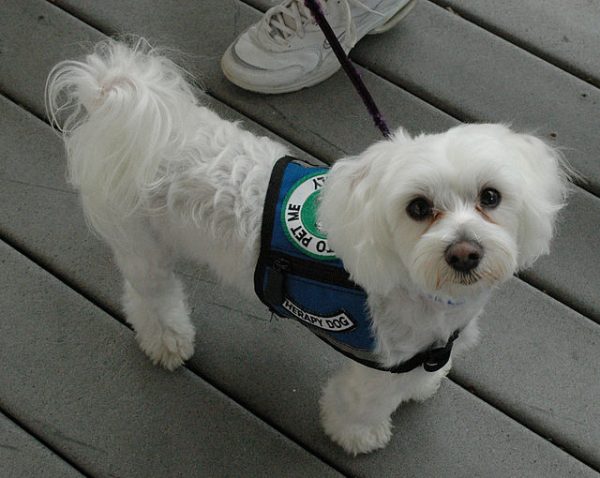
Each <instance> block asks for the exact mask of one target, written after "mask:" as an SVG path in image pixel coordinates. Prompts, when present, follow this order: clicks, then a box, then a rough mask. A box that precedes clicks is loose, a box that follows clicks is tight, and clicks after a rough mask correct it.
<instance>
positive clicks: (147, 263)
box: [114, 230, 195, 370]
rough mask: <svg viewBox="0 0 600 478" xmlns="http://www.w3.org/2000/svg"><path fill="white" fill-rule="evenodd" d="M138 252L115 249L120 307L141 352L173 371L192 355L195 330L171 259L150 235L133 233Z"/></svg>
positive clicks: (155, 362) (181, 285) (137, 231)
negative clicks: (121, 278) (122, 285)
mask: <svg viewBox="0 0 600 478" xmlns="http://www.w3.org/2000/svg"><path fill="white" fill-rule="evenodd" d="M134 237H135V238H136V244H137V246H138V247H137V249H136V250H135V251H132V250H128V251H124V250H122V249H119V248H118V247H114V251H115V257H116V259H117V263H118V265H119V267H120V269H121V272H122V273H123V276H124V278H125V292H124V296H123V306H124V309H125V314H126V319H127V322H129V323H130V324H131V325H132V326H133V328H134V330H135V332H136V339H137V341H138V343H139V345H140V348H141V349H142V350H143V351H144V353H146V355H148V357H150V359H151V360H152V362H153V363H154V364H160V365H162V366H163V367H165V368H167V369H169V370H173V369H175V368H176V367H178V366H179V365H181V364H182V363H183V362H184V361H185V360H187V359H188V358H190V357H191V356H192V354H193V353H194V338H195V330H194V326H193V324H192V322H191V320H190V317H189V311H188V308H187V306H186V300H185V294H184V290H183V284H182V283H181V281H180V280H179V279H178V278H177V277H176V276H175V274H174V272H173V259H172V257H171V256H170V254H169V253H168V252H167V251H166V250H165V249H164V248H162V247H161V246H160V245H159V244H158V243H157V242H156V241H155V240H154V239H153V238H152V237H151V236H150V235H144V234H141V233H140V232H139V230H136V231H135V236H134Z"/></svg>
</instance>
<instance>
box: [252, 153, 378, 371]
mask: <svg viewBox="0 0 600 478" xmlns="http://www.w3.org/2000/svg"><path fill="white" fill-rule="evenodd" d="M327 173H328V169H327V168H323V167H315V166H312V165H310V164H308V163H303V162H300V161H299V160H296V159H293V158H289V157H285V158H282V159H280V160H279V161H278V162H277V164H276V165H275V167H274V169H273V172H272V175H271V180H270V182H269V189H268V192H267V196H266V199H265V208H264V215H263V223H262V232H261V251H260V257H259V261H258V265H257V267H256V272H255V277H254V286H255V291H256V294H257V295H258V297H259V298H260V299H261V301H262V302H263V303H264V304H266V305H267V306H268V307H269V309H270V310H271V311H272V312H273V313H275V314H277V315H278V316H280V317H287V318H292V319H295V320H297V321H298V322H300V323H301V324H303V325H305V326H307V327H308V328H309V329H310V330H311V331H312V332H313V333H315V334H316V335H317V336H319V337H320V338H321V339H323V340H325V341H326V342H327V343H329V344H330V345H331V346H333V347H334V348H336V349H337V350H339V351H340V352H342V353H344V354H346V355H349V356H350V357H351V358H354V359H358V360H359V361H360V360H367V361H370V360H372V359H373V357H372V352H373V348H374V339H373V335H372V333H371V320H370V319H369V315H368V309H367V295H366V293H365V291H364V290H363V289H362V288H360V287H359V286H358V285H356V284H355V283H354V282H352V281H351V280H350V279H349V275H348V273H347V272H346V270H345V269H344V266H343V264H342V262H341V261H340V260H339V259H338V258H337V257H336V256H335V253H334V251H332V250H331V249H330V248H329V245H328V243H327V237H326V236H325V234H324V233H323V232H322V231H321V229H320V228H319V223H318V219H317V209H318V203H319V194H320V191H321V188H322V187H323V185H324V184H325V180H326V177H327Z"/></svg>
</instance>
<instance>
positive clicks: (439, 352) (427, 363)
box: [423, 330, 458, 372]
mask: <svg viewBox="0 0 600 478" xmlns="http://www.w3.org/2000/svg"><path fill="white" fill-rule="evenodd" d="M457 337H458V330H456V331H455V332H454V333H453V334H452V335H451V336H450V338H449V339H448V343H447V344H446V345H445V346H444V347H438V348H436V349H431V350H429V351H428V352H426V356H425V359H424V360H423V368H424V369H425V370H426V371H427V372H437V371H438V370H439V369H441V368H442V367H443V366H444V365H446V364H447V363H448V361H449V360H450V354H451V353H452V344H453V343H454V341H455V340H456V338H457Z"/></svg>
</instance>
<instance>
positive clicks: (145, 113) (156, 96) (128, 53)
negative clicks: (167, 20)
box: [46, 40, 197, 235]
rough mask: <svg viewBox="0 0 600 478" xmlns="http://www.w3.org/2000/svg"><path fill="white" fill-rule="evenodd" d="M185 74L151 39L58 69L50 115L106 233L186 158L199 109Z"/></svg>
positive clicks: (90, 211)
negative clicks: (174, 161) (171, 164)
mask: <svg viewBox="0 0 600 478" xmlns="http://www.w3.org/2000/svg"><path fill="white" fill-rule="evenodd" d="M185 76H186V74H185V72H183V71H182V70H181V69H180V68H179V67H177V66H176V65H175V64H174V63H173V62H172V61H170V60H168V59H167V58H165V57H164V56H161V55H159V54H158V53H157V52H156V51H155V50H153V49H152V48H151V47H150V46H149V45H148V43H147V42H146V41H144V40H138V41H137V42H136V43H135V44H134V45H133V46H131V47H130V46H127V45H125V44H124V43H119V42H116V41H112V40H110V41H106V42H103V43H101V44H99V45H97V46H96V48H95V50H94V52H93V53H92V54H90V55H88V56H87V57H86V58H85V59H84V61H64V62H62V63H59V64H58V65H56V66H55V67H54V69H53V70H52V71H51V73H50V75H49V77H48V81H47V84H46V109H47V112H48V116H49V118H50V120H51V121H52V124H53V125H54V126H55V127H56V128H57V129H58V130H59V131H60V132H61V133H62V135H63V139H64V142H65V146H66V150H67V157H68V171H69V179H70V181H71V183H72V184H73V185H74V186H75V187H76V188H78V189H79V190H80V192H81V196H82V201H83V205H84V209H85V212H86V216H87V219H88V221H90V222H91V224H92V226H94V228H95V229H96V230H98V232H100V233H101V234H103V235H111V234H112V232H110V230H111V227H110V226H111V225H114V224H115V220H117V222H118V219H119V218H121V219H125V218H127V217H128V216H131V215H133V214H135V213H136V211H138V209H139V208H140V206H141V205H142V203H144V201H146V200H147V199H148V198H149V197H150V195H151V194H152V193H153V192H154V191H156V190H157V188H159V187H160V181H159V180H158V179H157V178H158V177H159V175H158V174H157V173H158V172H159V170H161V169H162V168H164V166H165V165H166V164H167V161H168V160H169V158H174V157H178V156H179V157H180V156H181V154H178V153H181V150H182V148H183V145H185V144H186V135H188V134H192V132H191V131H189V122H188V121H187V119H188V118H189V116H190V115H191V114H193V111H194V107H195V105H196V104H197V99H196V97H195V95H194V93H193V91H192V87H191V86H190V85H189V84H188V83H187V82H186V80H185ZM186 125H187V127H186ZM188 131H189V132H188Z"/></svg>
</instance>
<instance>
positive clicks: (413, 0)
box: [367, 0, 418, 35]
mask: <svg viewBox="0 0 600 478" xmlns="http://www.w3.org/2000/svg"><path fill="white" fill-rule="evenodd" d="M417 1H418V0H410V2H408V3H407V4H406V5H404V6H403V7H402V8H401V9H400V10H398V11H397V12H396V13H395V14H394V15H393V16H392V17H391V18H390V19H389V20H388V21H387V22H385V23H384V24H383V25H379V26H378V27H375V28H373V29H372V30H369V31H368V32H367V35H379V34H380V33H385V32H387V31H388V30H389V29H391V28H393V27H395V26H396V25H397V24H398V23H399V22H400V20H402V19H404V17H405V16H406V15H408V14H409V13H410V11H411V10H412V9H413V8H414V7H415V5H416V4H417Z"/></svg>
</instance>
